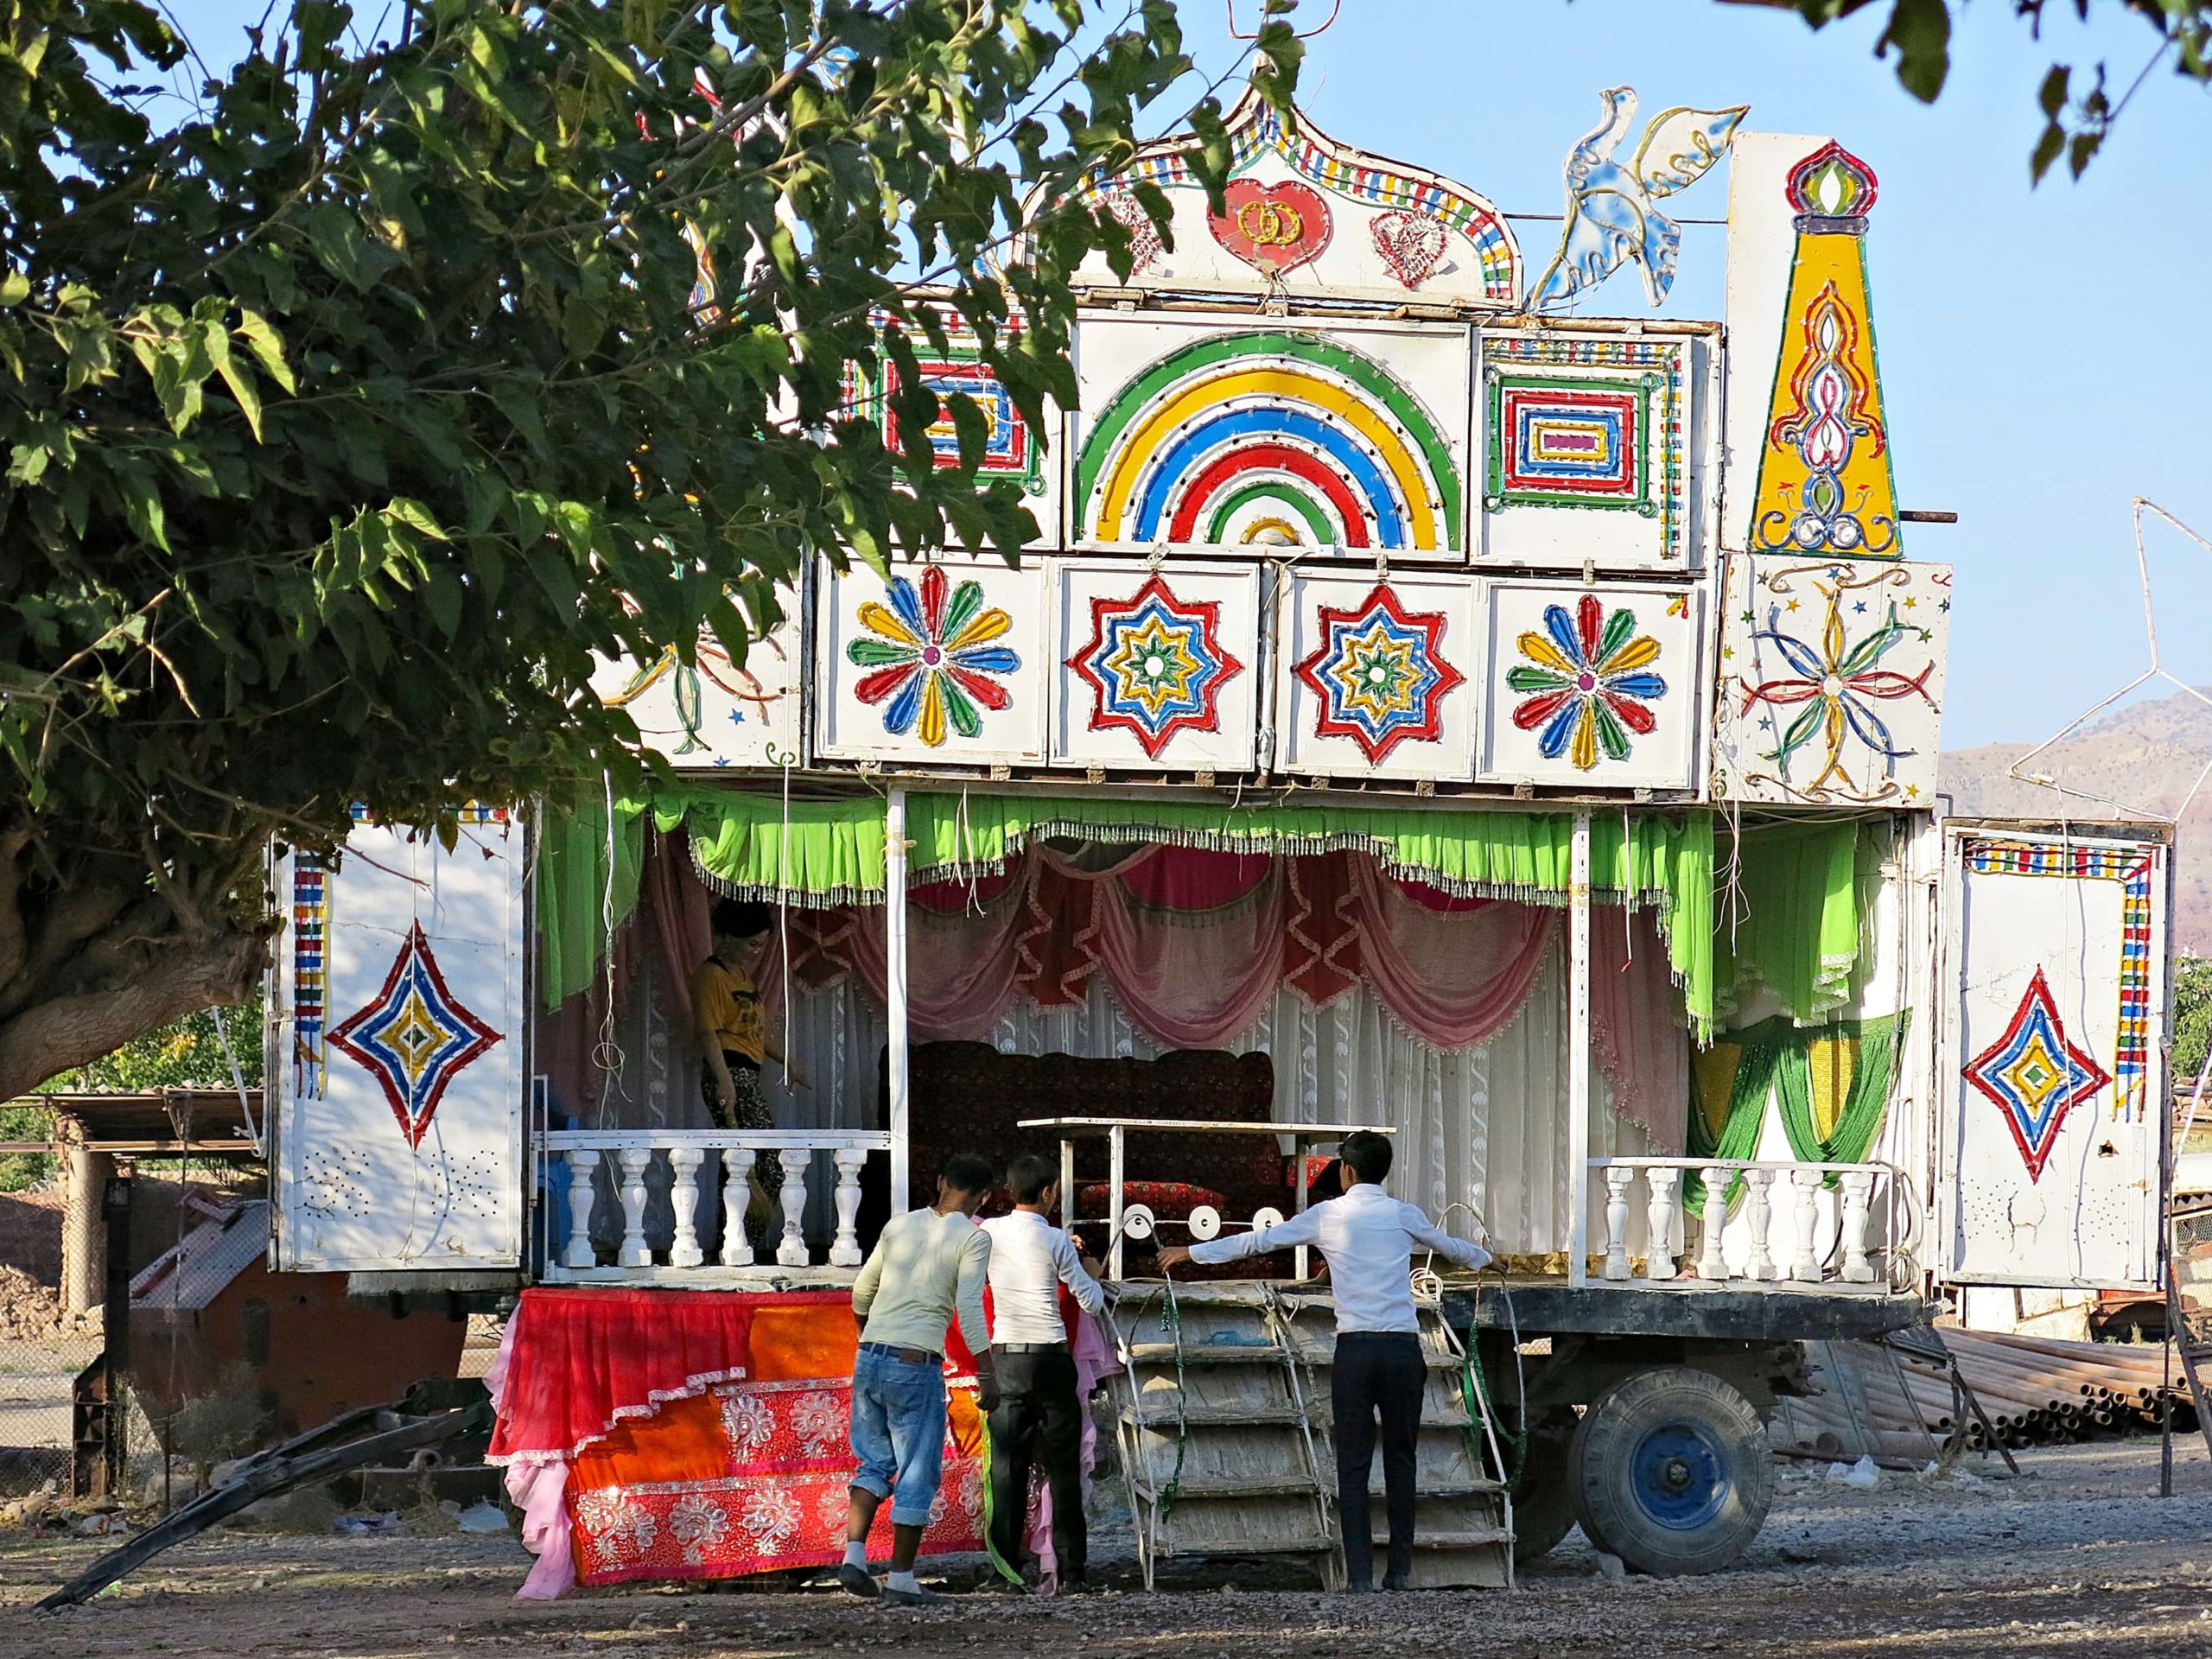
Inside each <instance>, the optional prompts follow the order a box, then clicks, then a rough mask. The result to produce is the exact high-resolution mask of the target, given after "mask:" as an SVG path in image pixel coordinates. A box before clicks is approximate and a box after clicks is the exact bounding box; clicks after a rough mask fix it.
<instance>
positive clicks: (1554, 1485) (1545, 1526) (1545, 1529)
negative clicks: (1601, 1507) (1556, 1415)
mask: <svg viewBox="0 0 2212 1659" xmlns="http://www.w3.org/2000/svg"><path fill="white" fill-rule="evenodd" d="M1573 1434H1574V1414H1573V1413H1572V1412H1569V1413H1567V1415H1566V1417H1565V1419H1564V1420H1563V1421H1560V1422H1558V1423H1551V1424H1545V1425H1543V1426H1541V1427H1538V1428H1536V1429H1535V1431H1533V1432H1532V1433H1530V1434H1529V1456H1528V1460H1527V1462H1525V1463H1523V1464H1522V1466H1521V1482H1520V1484H1519V1485H1517V1486H1516V1487H1515V1488H1514V1491H1513V1564H1514V1565H1515V1566H1516V1567H1527V1566H1528V1565H1529V1563H1530V1562H1532V1561H1537V1560H1542V1559H1543V1558H1544V1557H1545V1556H1547V1555H1548V1554H1551V1552H1552V1551H1553V1550H1554V1549H1555V1548H1558V1546H1559V1541H1560V1539H1562V1538H1564V1537H1566V1536H1567V1534H1568V1533H1570V1532H1572V1531H1573V1530H1574V1472H1573V1471H1574V1460H1573V1457H1572V1456H1570V1455H1569V1452H1568V1447H1569V1445H1570V1443H1571V1442H1572V1440H1573Z"/></svg>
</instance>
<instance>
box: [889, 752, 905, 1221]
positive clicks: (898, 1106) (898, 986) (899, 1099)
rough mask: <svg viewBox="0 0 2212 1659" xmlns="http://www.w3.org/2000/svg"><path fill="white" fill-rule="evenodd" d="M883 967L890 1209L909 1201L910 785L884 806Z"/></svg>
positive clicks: (897, 1210)
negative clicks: (889, 1029) (887, 1029)
mask: <svg viewBox="0 0 2212 1659" xmlns="http://www.w3.org/2000/svg"><path fill="white" fill-rule="evenodd" d="M883 967H884V975H885V977H886V980H887V983H888V987H889V989H888V992H887V995H886V997H885V1003H886V1013H887V1016H888V1019H889V1023H890V1027H891V1031H890V1042H889V1049H888V1052H887V1055H886V1057H885V1070H886V1071H887V1073H888V1074H889V1084H890V1090H891V1122H889V1123H888V1124H887V1126H886V1127H887V1128H889V1129H890V1131H891V1213H892V1214H893V1215H894V1216H902V1215H904V1214H906V1211H907V1208H908V1206H909V1204H910V1202H911V1199H910V1196H909V1193H910V1189H911V1187H912V1171H911V1170H910V1169H909V1168H908V1166H907V1162H906V1124H907V1109H908V1101H907V1095H906V791H905V790H903V789H894V790H893V791H891V795H890V798H889V799H888V800H887V802H886V803H885V804H884V809H883Z"/></svg>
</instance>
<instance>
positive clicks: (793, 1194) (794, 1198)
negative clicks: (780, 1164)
mask: <svg viewBox="0 0 2212 1659" xmlns="http://www.w3.org/2000/svg"><path fill="white" fill-rule="evenodd" d="M813 1163H814V1154H813V1152H812V1150H811V1149H810V1148H809V1147H792V1148H791V1150H790V1151H788V1152H786V1153H785V1154H784V1242H783V1243H780V1244H779V1245H777V1246H776V1261H777V1262H778V1263H779V1265H781V1266H783V1267H786V1268H803V1267H805V1266H807V1265H808V1257H807V1254H806V1236H805V1234H804V1232H802V1231H801V1230H800V1224H801V1223H802V1222H803V1221H804V1220H805V1218H806V1172H807V1170H808V1169H809V1168H810V1167H811V1166H812V1165H813Z"/></svg>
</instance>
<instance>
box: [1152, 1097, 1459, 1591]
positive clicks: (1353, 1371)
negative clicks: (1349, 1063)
mask: <svg viewBox="0 0 2212 1659" xmlns="http://www.w3.org/2000/svg"><path fill="white" fill-rule="evenodd" d="M1341 1151H1342V1154H1343V1160H1344V1197H1342V1198H1331V1199H1329V1200H1328V1201H1327V1202H1325V1203H1323V1204H1317V1205H1313V1207H1312V1208H1311V1209H1309V1210H1307V1211H1305V1212H1304V1213H1303V1214H1301V1215H1296V1216H1293V1217H1291V1218H1290V1219H1289V1220H1287V1221H1284V1222H1279V1223H1277V1224H1275V1225H1274V1226H1272V1227H1255V1228H1253V1229H1252V1230H1251V1231H1249V1232H1248V1233H1236V1234H1232V1235H1230V1236H1227V1237H1224V1238H1217V1239H1211V1240H1209V1241H1208V1242H1207V1243H1203V1244H1198V1245H1195V1246H1193V1247H1192V1248H1191V1249H1183V1248H1181V1247H1179V1246H1174V1247H1171V1248H1169V1249H1163V1250H1161V1251H1160V1269H1161V1271H1162V1272H1168V1271H1172V1270H1173V1268H1176V1267H1177V1266H1179V1265H1180V1264H1181V1263H1182V1262H1186V1261H1188V1262H1199V1263H1200V1264H1202V1265H1205V1266H1211V1265H1212V1264H1213V1263H1215V1262H1234V1261H1236V1260H1237V1259H1238V1258H1239V1257H1241V1256H1247V1255H1265V1254H1267V1253H1268V1251H1270V1250H1280V1249H1287V1248H1289V1247H1290V1246H1292V1245H1297V1244H1318V1245H1319V1246H1320V1247H1321V1254H1322V1255H1323V1256H1324V1257H1325V1258H1326V1260H1327V1262H1328V1263H1329V1284H1330V1287H1331V1288H1332V1290H1333V1291H1334V1293H1335V1294H1336V1302H1337V1355H1336V1361H1335V1363H1334V1364H1333V1365H1332V1367H1331V1368H1330V1372H1329V1389H1330V1404H1331V1407H1332V1414H1333V1415H1334V1417H1335V1419H1336V1431H1337V1513H1338V1520H1339V1522H1340V1524H1341V1525H1342V1527H1343V1529H1344V1578H1345V1580H1346V1583H1345V1587H1346V1588H1347V1589H1349V1590H1353V1591H1363V1590H1371V1589H1373V1588H1374V1587H1375V1583H1374V1580H1375V1540H1374V1533H1373V1523H1372V1519H1371V1517H1370V1514H1369V1510H1368V1497H1367V1481H1368V1475H1369V1471H1370V1470H1372V1469H1373V1467H1374V1466H1375V1420H1376V1414H1377V1413H1378V1411H1379V1412H1380V1414H1381V1416H1382V1419H1383V1491H1384V1494H1385V1507H1386V1508H1387V1509H1388V1510H1389V1516H1390V1562H1389V1571H1388V1572H1387V1573H1385V1574H1384V1575H1383V1588H1384V1589H1386V1590H1402V1589H1404V1588H1406V1586H1407V1580H1408V1577H1409V1576H1410V1574H1411V1573H1412V1572H1413V1566H1414V1459H1415V1453H1416V1451H1417V1449H1418V1446H1419V1444H1420V1440H1421V1395H1422V1393H1423V1392H1424V1390H1425V1389H1426V1388H1427V1381H1428V1362H1427V1359H1426V1358H1425V1357H1423V1355H1422V1353H1421V1335H1420V1332H1421V1326H1420V1325H1419V1323H1418V1322H1417V1321H1416V1320H1415V1319H1414V1298H1413V1283H1412V1278H1413V1274H1412V1263H1413V1252H1414V1248H1415V1247H1416V1246H1418V1247H1419V1248H1421V1249H1425V1250H1433V1251H1434V1252H1435V1253H1436V1254H1437V1255H1440V1256H1442V1257H1443V1258H1444V1259H1445V1260H1446V1261H1447V1262H1453V1263H1455V1264H1456V1265H1458V1266H1459V1267H1463V1268H1479V1267H1481V1266H1483V1265H1484V1263H1486V1262H1488V1261H1489V1260H1490V1252H1489V1251H1488V1250H1485V1249H1483V1247H1482V1246H1481V1245H1479V1244H1473V1243H1469V1242H1468V1241H1467V1240H1465V1239H1464V1238H1454V1237H1452V1235H1451V1234H1449V1233H1447V1232H1446V1231H1445V1230H1443V1229H1442V1228H1440V1227H1438V1226H1437V1225H1436V1224H1434V1223H1433V1222H1432V1221H1430V1220H1429V1218H1428V1217H1427V1216H1426V1215H1423V1214H1422V1213H1421V1211H1420V1210H1419V1209H1417V1208H1415V1207H1414V1205H1410V1204H1401V1203H1399V1202H1398V1201H1397V1200H1396V1199H1395V1198H1392V1197H1391V1196H1390V1195H1389V1193H1387V1192H1384V1191H1383V1178H1384V1177H1386V1176H1387V1175H1389V1173H1390V1141H1389V1137H1388V1136H1386V1135H1372V1134H1370V1133H1368V1132H1367V1131H1366V1130H1360V1131H1358V1132H1357V1133H1355V1134H1352V1135H1346V1136H1345V1137H1344V1146H1343V1147H1342V1148H1341Z"/></svg>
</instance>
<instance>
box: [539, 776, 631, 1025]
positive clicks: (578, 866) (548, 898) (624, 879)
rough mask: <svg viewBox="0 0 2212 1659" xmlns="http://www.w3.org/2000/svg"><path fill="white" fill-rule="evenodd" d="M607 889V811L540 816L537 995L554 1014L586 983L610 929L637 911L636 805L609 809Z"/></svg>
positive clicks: (598, 806) (595, 807)
mask: <svg viewBox="0 0 2212 1659" xmlns="http://www.w3.org/2000/svg"><path fill="white" fill-rule="evenodd" d="M612 850H613V878H614V879H613V887H611V888H610V887H609V886H608V883H607V874H608V858H607V854H608V851H609V843H608V839H607V807H606V805H605V804H604V803H603V802H600V801H593V802H591V803H590V804H588V805H585V806H581V807H578V808H577V809H576V810H575V811H573V812H566V813H552V812H549V813H546V814H544V815H543V821H542V822H541V823H539V825H538V827H537V949H538V976H537V981H538V993H539V995H541V996H542V997H543V999H544V1002H545V1006H546V1007H549V1008H557V1007H560V1006H561V1004H562V1003H563V1002H565V1001H568V1000H569V998H570V997H572V996H574V995H575V994H576V993H577V992H578V991H581V990H582V989H583V988H584V987H585V986H587V985H588V984H590V983H591V976H592V975H593V974H594V972H596V971H597V969H598V966H599V960H600V957H601V955H602V954H603V952H604V950H605V945H606V937H607V933H608V932H609V931H612V930H611V928H610V927H609V925H608V917H609V914H610V913H611V915H612V918H613V923H614V924H615V925H620V923H621V921H622V919H623V918H625V917H626V916H627V915H628V914H629V913H630V912H632V910H634V909H636V908H637V905H638V878H639V873H640V872H641V871H642V870H643V869H644V868H645V806H644V804H643V803H642V802H638V801H629V800H622V799H620V798H618V799H617V800H616V801H615V803H614V836H613V847H612Z"/></svg>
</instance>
